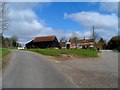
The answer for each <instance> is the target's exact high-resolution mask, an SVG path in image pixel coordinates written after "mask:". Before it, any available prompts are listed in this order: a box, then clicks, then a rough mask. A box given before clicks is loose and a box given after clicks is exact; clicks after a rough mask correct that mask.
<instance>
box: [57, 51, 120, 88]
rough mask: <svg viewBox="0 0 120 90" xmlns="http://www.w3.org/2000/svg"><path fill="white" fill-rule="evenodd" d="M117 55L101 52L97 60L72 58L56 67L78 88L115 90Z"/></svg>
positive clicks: (110, 52)
mask: <svg viewBox="0 0 120 90" xmlns="http://www.w3.org/2000/svg"><path fill="white" fill-rule="evenodd" d="M118 55H119V56H120V53H119V54H118V53H116V52H113V51H110V50H102V51H101V53H100V56H99V57H98V58H72V60H71V59H70V60H66V61H63V62H62V63H61V64H57V65H58V67H59V68H60V70H61V71H63V72H64V73H66V74H67V76H69V77H71V78H72V80H73V82H74V83H75V84H76V85H77V86H79V87H80V88H117V87H118ZM119 58H120V57H119Z"/></svg>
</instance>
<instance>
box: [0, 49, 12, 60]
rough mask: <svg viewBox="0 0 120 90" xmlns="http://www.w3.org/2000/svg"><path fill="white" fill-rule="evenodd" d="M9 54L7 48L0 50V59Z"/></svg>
mask: <svg viewBox="0 0 120 90" xmlns="http://www.w3.org/2000/svg"><path fill="white" fill-rule="evenodd" d="M9 53H10V50H9V49H7V48H0V58H2V57H3V58H4V57H5V56H6V55H8V54H9Z"/></svg>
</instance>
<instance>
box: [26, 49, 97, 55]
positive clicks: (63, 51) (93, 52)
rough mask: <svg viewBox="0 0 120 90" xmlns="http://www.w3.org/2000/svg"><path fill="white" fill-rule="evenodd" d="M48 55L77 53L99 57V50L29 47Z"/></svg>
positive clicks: (33, 50)
mask: <svg viewBox="0 0 120 90" xmlns="http://www.w3.org/2000/svg"><path fill="white" fill-rule="evenodd" d="M27 50H29V51H32V52H37V53H40V54H42V55H47V56H55V57H57V56H60V55H61V54H69V55H77V56H82V57H97V56H98V52H97V51H96V50H90V49H76V50H75V49H27Z"/></svg>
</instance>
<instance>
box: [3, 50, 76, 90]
mask: <svg viewBox="0 0 120 90" xmlns="http://www.w3.org/2000/svg"><path fill="white" fill-rule="evenodd" d="M75 87H76V86H75V85H74V83H73V82H72V81H71V80H69V78H68V77H66V76H65V75H64V74H63V73H62V72H60V71H59V69H57V67H56V66H55V65H54V64H53V62H51V61H50V60H49V58H47V57H45V56H43V55H39V54H36V53H33V52H29V51H22V50H12V53H11V59H10V62H9V65H8V66H7V68H6V70H5V71H4V72H3V79H2V88H75Z"/></svg>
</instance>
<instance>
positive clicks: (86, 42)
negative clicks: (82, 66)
mask: <svg viewBox="0 0 120 90" xmlns="http://www.w3.org/2000/svg"><path fill="white" fill-rule="evenodd" d="M75 42H76V43H75ZM93 42H94V40H93V39H85V38H84V39H81V40H77V41H74V40H70V48H76V46H77V48H88V47H93Z"/></svg>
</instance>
